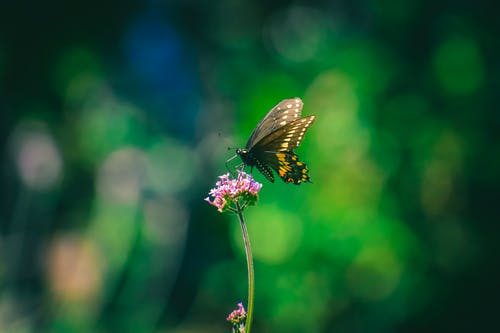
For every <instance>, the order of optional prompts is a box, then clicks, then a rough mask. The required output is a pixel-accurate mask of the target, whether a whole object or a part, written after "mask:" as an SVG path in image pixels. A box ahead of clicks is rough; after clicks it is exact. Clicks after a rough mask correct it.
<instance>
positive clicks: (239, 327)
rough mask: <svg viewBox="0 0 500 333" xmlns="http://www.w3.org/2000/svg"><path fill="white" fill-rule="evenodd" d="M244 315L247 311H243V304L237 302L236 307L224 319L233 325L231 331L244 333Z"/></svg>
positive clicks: (245, 315)
mask: <svg viewBox="0 0 500 333" xmlns="http://www.w3.org/2000/svg"><path fill="white" fill-rule="evenodd" d="M246 317H247V312H246V311H245V308H244V307H243V304H241V303H238V309H236V310H234V311H233V312H231V313H230V314H229V316H227V318H226V320H227V321H228V322H230V323H231V324H232V325H233V332H238V333H244V332H245V318H246Z"/></svg>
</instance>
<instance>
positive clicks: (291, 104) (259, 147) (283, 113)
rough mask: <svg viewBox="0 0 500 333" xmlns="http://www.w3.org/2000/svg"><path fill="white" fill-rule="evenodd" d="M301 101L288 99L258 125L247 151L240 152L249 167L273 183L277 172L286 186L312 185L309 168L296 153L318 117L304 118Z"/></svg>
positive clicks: (246, 148) (249, 140)
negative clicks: (292, 184)
mask: <svg viewBox="0 0 500 333" xmlns="http://www.w3.org/2000/svg"><path fill="white" fill-rule="evenodd" d="M302 106H303V103H302V101H301V100H300V98H291V99H285V100H283V101H281V102H280V103H278V105H276V106H275V107H274V108H272V109H271V110H270V111H269V112H268V113H267V115H266V116H265V117H264V118H263V119H262V120H261V121H260V123H259V124H258V125H257V126H256V128H255V129H254V131H253V132H252V134H251V135H250V139H248V142H247V144H246V147H245V148H244V149H238V150H236V154H238V155H239V156H240V157H241V160H242V161H243V163H244V164H245V165H248V166H250V167H254V166H255V167H256V168H257V169H258V170H259V171H260V172H261V173H262V174H263V175H264V176H265V177H266V178H267V179H268V180H269V181H270V182H274V174H273V171H272V170H274V171H276V172H277V173H278V175H279V176H280V177H281V179H282V180H283V181H284V182H285V183H291V182H293V183H294V184H296V185H298V184H300V183H302V182H310V178H309V175H308V172H309V169H308V168H307V166H306V164H305V163H303V162H301V161H300V160H299V158H298V156H297V155H296V154H295V153H294V149H295V148H297V147H298V146H299V145H300V143H301V142H302V139H303V137H304V134H305V132H306V131H307V129H308V128H309V127H310V126H311V124H312V123H313V122H314V120H315V118H316V117H315V116H308V117H304V118H301V117H300V115H301V112H302Z"/></svg>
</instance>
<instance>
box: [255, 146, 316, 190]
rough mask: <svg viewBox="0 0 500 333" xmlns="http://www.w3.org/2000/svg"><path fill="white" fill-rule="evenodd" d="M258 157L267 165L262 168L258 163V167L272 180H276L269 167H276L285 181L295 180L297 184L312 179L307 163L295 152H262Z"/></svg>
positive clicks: (262, 163)
mask: <svg viewBox="0 0 500 333" xmlns="http://www.w3.org/2000/svg"><path fill="white" fill-rule="evenodd" d="M257 158H258V159H259V160H260V161H261V165H262V166H264V167H265V168H264V169H263V170H261V168H260V167H259V165H257V168H258V169H259V171H260V172H261V173H262V174H263V175H264V176H266V178H267V179H269V180H270V181H271V182H273V181H274V177H273V176H272V173H271V175H270V172H269V167H271V168H272V169H274V170H275V171H276V173H277V174H278V175H279V176H280V177H281V179H283V181H284V182H285V183H291V182H293V183H294V184H295V185H299V184H300V183H303V182H310V181H311V180H310V177H309V174H308V172H309V169H308V168H307V165H306V164H305V163H304V162H301V161H300V160H299V157H298V156H297V155H296V154H295V153H294V152H262V153H260V154H258V155H257Z"/></svg>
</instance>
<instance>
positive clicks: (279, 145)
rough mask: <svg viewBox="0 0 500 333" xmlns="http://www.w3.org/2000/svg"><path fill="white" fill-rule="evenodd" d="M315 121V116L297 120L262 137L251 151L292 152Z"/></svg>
mask: <svg viewBox="0 0 500 333" xmlns="http://www.w3.org/2000/svg"><path fill="white" fill-rule="evenodd" d="M315 119H316V116H308V117H305V118H300V119H297V120H295V121H293V122H291V123H289V124H287V125H285V126H283V127H281V128H279V129H277V130H276V131H274V132H272V133H271V134H269V135H268V136H266V137H264V138H263V139H262V140H260V141H259V142H258V143H257V144H256V145H255V146H254V148H253V149H254V150H256V151H257V150H259V149H265V151H271V152H279V151H293V149H295V148H297V147H298V146H299V145H300V143H301V142H302V140H303V139H304V134H305V133H306V131H307V129H308V128H309V127H310V126H311V125H312V123H313V122H314V120H315Z"/></svg>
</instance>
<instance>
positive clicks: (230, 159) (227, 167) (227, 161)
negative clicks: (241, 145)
mask: <svg viewBox="0 0 500 333" xmlns="http://www.w3.org/2000/svg"><path fill="white" fill-rule="evenodd" d="M236 157H238V155H234V156H233V157H231V158H229V159H228V160H226V169H227V171H229V172H231V170H229V166H228V163H229V162H231V161H232V160H234V159H235V158H236Z"/></svg>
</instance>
